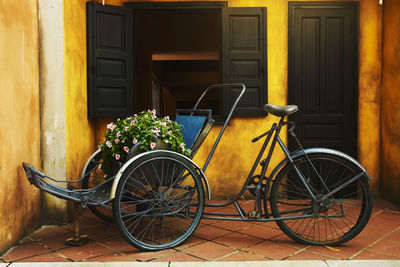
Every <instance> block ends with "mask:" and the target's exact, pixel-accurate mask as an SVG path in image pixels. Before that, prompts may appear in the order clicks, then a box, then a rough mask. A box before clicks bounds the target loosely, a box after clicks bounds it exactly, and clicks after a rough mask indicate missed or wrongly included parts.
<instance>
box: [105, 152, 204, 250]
mask: <svg viewBox="0 0 400 267" xmlns="http://www.w3.org/2000/svg"><path fill="white" fill-rule="evenodd" d="M203 209H204V189H203V185H202V182H201V178H200V176H199V174H198V172H197V171H196V169H195V168H194V167H193V165H192V164H191V161H190V160H189V159H187V158H185V157H184V156H180V155H179V154H175V153H171V152H169V151H157V152H155V153H154V152H153V153H149V154H147V155H143V156H142V157H140V158H138V159H136V160H135V161H133V162H132V163H131V164H130V166H128V167H127V168H126V170H125V171H124V173H123V174H122V176H121V179H120V180H119V182H118V186H117V190H116V194H115V198H114V200H113V209H112V210H113V216H114V220H115V222H116V223H117V226H118V228H119V230H120V232H121V234H122V236H123V237H124V238H125V240H126V241H127V242H128V243H129V244H131V245H133V246H134V247H136V248H138V249H140V250H144V251H155V250H161V249H167V248H171V247H175V246H178V245H180V244H182V243H183V242H184V241H185V240H186V239H187V238H188V237H189V236H190V235H191V234H192V233H193V232H194V231H195V230H196V228H197V226H198V225H199V223H200V219H201V216H202V213H203Z"/></svg>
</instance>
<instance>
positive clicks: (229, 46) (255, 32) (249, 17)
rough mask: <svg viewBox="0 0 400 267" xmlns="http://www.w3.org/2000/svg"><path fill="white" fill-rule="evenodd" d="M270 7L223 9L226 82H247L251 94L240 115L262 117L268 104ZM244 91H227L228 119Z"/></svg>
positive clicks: (240, 106)
mask: <svg viewBox="0 0 400 267" xmlns="http://www.w3.org/2000/svg"><path fill="white" fill-rule="evenodd" d="M266 13H267V12H266V8H261V7H237V8H223V9H222V36H221V43H222V45H221V63H222V75H221V76H222V82H223V83H239V82H240V83H244V84H246V86H247V91H246V93H245V95H243V97H242V99H241V101H240V102H239V103H238V106H237V108H236V111H235V113H234V114H235V115H237V116H246V117H249V116H262V115H265V114H266V113H265V111H264V110H263V106H264V104H266V103H267V96H268V94H267V66H266V64H267V52H266V49H267V40H266V35H267V30H266V27H267V24H266V23H267V22H266V19H267V15H266ZM239 93H240V89H239V88H238V89H235V90H232V89H226V90H224V92H223V115H224V116H227V115H228V113H229V112H230V109H231V107H232V104H233V102H234V100H235V99H236V97H237V96H238V94H239Z"/></svg>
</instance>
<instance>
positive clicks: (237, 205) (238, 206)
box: [234, 201, 244, 219]
mask: <svg viewBox="0 0 400 267" xmlns="http://www.w3.org/2000/svg"><path fill="white" fill-rule="evenodd" d="M234 204H235V208H236V209H237V211H238V212H239V214H240V217H242V219H244V215H243V209H242V207H240V205H239V203H237V201H235V202H234Z"/></svg>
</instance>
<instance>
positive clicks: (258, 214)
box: [247, 210, 261, 220]
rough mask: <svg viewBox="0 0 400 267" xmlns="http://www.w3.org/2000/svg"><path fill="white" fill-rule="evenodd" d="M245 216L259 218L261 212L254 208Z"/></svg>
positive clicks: (253, 218) (252, 218) (251, 218)
mask: <svg viewBox="0 0 400 267" xmlns="http://www.w3.org/2000/svg"><path fill="white" fill-rule="evenodd" d="M247 216H248V217H249V219H250V220H256V219H261V213H260V212H259V211H256V210H252V211H250V212H249V214H248V215H247Z"/></svg>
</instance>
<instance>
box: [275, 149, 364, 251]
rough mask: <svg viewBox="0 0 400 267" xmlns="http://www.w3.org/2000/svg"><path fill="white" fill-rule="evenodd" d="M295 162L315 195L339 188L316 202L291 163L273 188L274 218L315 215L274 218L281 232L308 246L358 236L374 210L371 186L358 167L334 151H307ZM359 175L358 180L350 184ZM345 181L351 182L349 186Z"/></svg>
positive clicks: (343, 240)
mask: <svg viewBox="0 0 400 267" xmlns="http://www.w3.org/2000/svg"><path fill="white" fill-rule="evenodd" d="M308 157H309V159H310V161H311V162H312V164H313V165H314V167H315V169H316V171H317V172H318V174H317V172H316V171H315V170H314V169H313V167H312V165H311V164H310V163H309V161H308V159H307V157H306V156H301V157H299V158H298V159H296V160H295V164H296V166H297V168H298V169H299V171H300V172H301V173H302V175H303V176H304V177H305V178H306V180H307V181H308V184H309V187H310V189H311V191H312V192H313V194H314V195H315V197H316V198H317V199H320V198H322V197H323V196H324V195H326V194H327V193H328V192H330V191H332V190H334V189H337V188H340V186H341V185H344V186H343V187H342V188H340V189H339V190H338V191H337V192H336V193H334V194H333V195H331V196H329V197H327V198H326V199H325V200H324V201H322V203H317V202H315V201H313V200H312V199H311V197H310V195H309V193H308V191H307V190H306V188H305V186H304V184H303V183H302V182H301V181H300V178H299V176H298V175H297V174H296V171H295V170H294V168H293V165H291V164H287V165H285V167H284V168H282V169H281V171H280V172H279V173H278V174H277V176H276V178H275V181H274V183H273V185H272V189H271V200H270V202H271V203H270V204H271V212H272V214H273V216H274V217H276V218H279V217H292V216H303V215H313V216H312V217H311V218H301V219H290V220H281V221H276V222H277V224H278V226H279V227H280V228H281V229H282V231H283V232H284V233H285V234H287V235H288V236H289V237H291V238H292V239H294V240H295V241H297V242H300V243H303V244H307V245H338V244H341V243H344V242H347V241H349V240H350V239H352V238H354V237H355V236H356V235H357V234H359V233H360V232H361V230H362V229H363V228H364V227H365V225H366V224H367V222H368V220H369V218H370V216H371V211H372V195H371V191H370V188H369V184H368V182H367V180H366V178H365V175H364V174H363V172H362V170H360V168H359V167H357V166H355V165H354V164H353V163H352V162H350V161H348V160H346V159H343V158H341V157H338V156H336V155H332V154H327V153H319V154H309V155H308ZM357 175H362V176H361V177H360V178H358V179H355V180H354V181H352V182H350V180H351V179H352V178H354V177H356V176H357ZM346 182H347V184H345V183H346Z"/></svg>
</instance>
